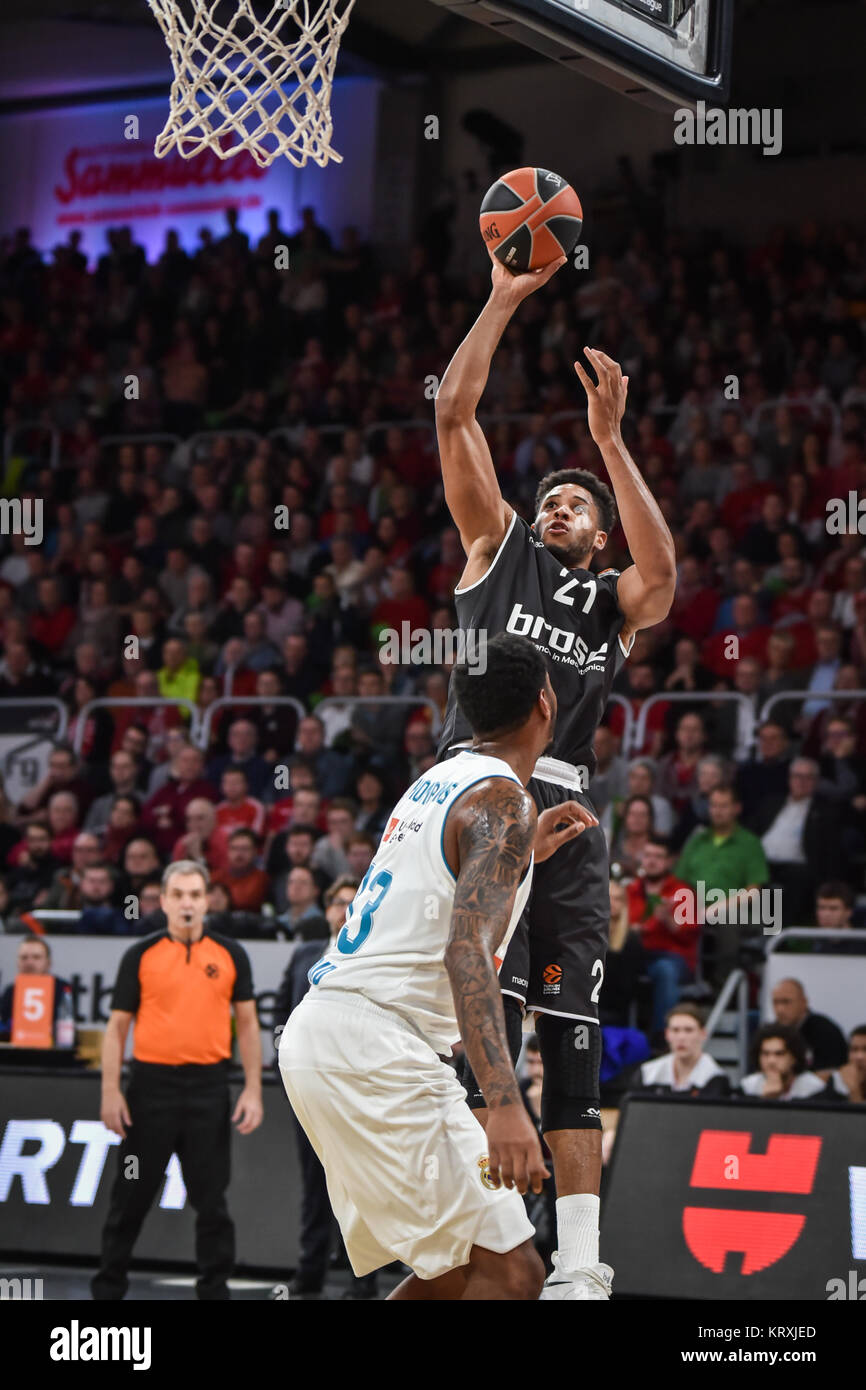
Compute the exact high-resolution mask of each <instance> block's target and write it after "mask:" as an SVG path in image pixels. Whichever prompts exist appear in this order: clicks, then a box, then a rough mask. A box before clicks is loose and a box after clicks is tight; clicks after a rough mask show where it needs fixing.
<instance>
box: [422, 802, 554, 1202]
mask: <svg viewBox="0 0 866 1390" xmlns="http://www.w3.org/2000/svg"><path fill="white" fill-rule="evenodd" d="M535 828H536V812H535V806H534V804H533V802H532V798H531V797H530V796H529V794H528V792H526V791H524V789H523V788H522V787H519V786H517V784H516V783H514V782H509V781H506V780H505V779H503V778H491V779H490V780H489V781H485V782H481V783H478V784H477V785H476V786H475V787H473V788H472V789H471V790H470V791H469V792H466V793H464V795H463V796H462V797H460V798H459V800H458V801H457V804H456V805H455V807H454V809H453V811H452V812H451V814H450V815H449V817H448V821H447V822H446V827H445V850H446V857H447V858H448V860H449V862H450V863H451V865H452V867H454V866H458V867H456V876H457V887H456V889H455V893H454V909H453V913H452V918H451V934H450V936H449V938H448V944H447V946H446V948H445V968H446V970H447V971H448V977H449V979H450V981H451V990H452V993H453V995H454V1007H455V1011H456V1014H457V1021H458V1023H459V1025H460V1034H461V1037H462V1039H463V1046H464V1047H465V1049H466V1055H467V1057H468V1058H469V1062H470V1064H471V1066H472V1070H473V1071H474V1072H475V1076H476V1078H477V1081H478V1084H479V1086H480V1088H481V1090H482V1091H483V1093H484V1098H485V1100H486V1102H487V1108H488V1118H487V1126H486V1128H487V1142H488V1151H489V1160H490V1173H491V1177H493V1178H497V1177H501V1180H502V1182H504V1184H505V1186H506V1187H513V1186H516V1187H517V1189H518V1191H520V1192H525V1191H526V1190H527V1187H529V1186H531V1187H532V1189H533V1191H534V1192H540V1191H541V1183H542V1182H543V1180H544V1178H545V1177H546V1176H547V1172H546V1169H545V1167H544V1163H543V1161H542V1157H541V1146H540V1145H539V1142H538V1136H537V1134H536V1132H535V1128H534V1126H533V1124H532V1122H531V1120H530V1119H529V1116H528V1115H527V1113H526V1110H525V1109H524V1106H523V1102H522V1100H521V1097H520V1091H519V1089H518V1085H517V1078H516V1077H515V1074H514V1067H513V1065H512V1062H511V1053H510V1050H509V1047H508V1035H507V1033H506V1030H505V1015H504V1013H503V1010H502V994H501V992H500V989H499V980H498V978H497V975H496V966H495V963H494V960H493V953H494V951H495V950H496V948H497V946H498V945H499V943H500V941H501V940H502V938H503V936H504V935H505V932H506V930H507V928H508V923H509V920H510V918H511V912H512V909H513V906H514V898H515V895H516V893H517V887H518V884H519V882H520V879H521V876H522V874H523V871H524V869H525V868H526V865H527V863H528V861H529V855H530V852H531V850H532V845H533V841H534V839H535Z"/></svg>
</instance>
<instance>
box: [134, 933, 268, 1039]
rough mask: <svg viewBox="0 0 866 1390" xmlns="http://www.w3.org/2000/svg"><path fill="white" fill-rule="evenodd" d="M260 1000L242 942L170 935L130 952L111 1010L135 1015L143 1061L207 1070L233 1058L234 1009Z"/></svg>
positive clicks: (138, 945)
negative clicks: (181, 938)
mask: <svg viewBox="0 0 866 1390" xmlns="http://www.w3.org/2000/svg"><path fill="white" fill-rule="evenodd" d="M252 998H253V980H252V970H251V968H250V960H249V956H248V955H247V953H246V951H245V950H244V949H243V947H242V946H241V945H240V944H239V943H238V942H237V941H233V940H232V939H231V938H230V937H226V936H217V935H213V934H212V933H211V932H209V931H207V930H205V931H204V932H203V934H202V935H201V937H200V938H199V940H198V941H193V942H191V943H190V944H189V945H187V944H185V943H184V942H181V941H176V940H175V939H174V937H172V936H170V935H169V933H168V931H167V930H166V931H161V932H156V933H155V934H154V935H153V936H145V937H142V939H141V941H137V942H136V943H135V945H134V946H131V947H130V949H129V950H128V951H126V952H125V953H124V955H123V959H122V960H121V962H120V968H119V970H118V972H117V980H116V982H115V985H114V993H113V994H112V996H111V1007H112V1009H122V1010H123V1011H124V1012H125V1013H130V1014H134V1015H135V1032H134V1036H133V1042H132V1055H133V1057H134V1058H135V1059H136V1061H138V1062H156V1063H159V1064H162V1065H163V1066H173V1067H177V1066H184V1065H187V1064H189V1063H195V1064H198V1065H205V1066H206V1065H208V1064H210V1063H213V1062H222V1061H224V1060H226V1059H227V1058H229V1057H230V1056H231V1049H232V1033H231V1006H232V1004H239V1003H243V1002H244V1001H245V1000H248V999H252Z"/></svg>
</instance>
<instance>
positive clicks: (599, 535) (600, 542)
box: [592, 531, 607, 550]
mask: <svg viewBox="0 0 866 1390" xmlns="http://www.w3.org/2000/svg"><path fill="white" fill-rule="evenodd" d="M606 545H607V532H606V531H596V533H595V540H594V541H593V543H592V548H593V550H604V547H605V546H606Z"/></svg>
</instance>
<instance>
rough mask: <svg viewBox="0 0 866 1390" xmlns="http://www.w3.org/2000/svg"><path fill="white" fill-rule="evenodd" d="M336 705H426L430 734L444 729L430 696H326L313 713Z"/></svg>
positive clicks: (437, 709)
mask: <svg viewBox="0 0 866 1390" xmlns="http://www.w3.org/2000/svg"><path fill="white" fill-rule="evenodd" d="M334 705H426V706H427V708H428V709H429V710H430V712H431V716H432V722H431V730H430V732H431V733H432V734H434V735H435V734H438V733H439V730H440V729H441V728H442V716H441V714H440V713H439V706H438V705H437V704H436V701H435V700H431V699H430V696H429V695H326V696H325V698H324V700H319V701H318V703H317V704H316V705H315V706H314V708H313V710H312V713H313V714H318V713H319V710H321V709H331V708H333V706H334Z"/></svg>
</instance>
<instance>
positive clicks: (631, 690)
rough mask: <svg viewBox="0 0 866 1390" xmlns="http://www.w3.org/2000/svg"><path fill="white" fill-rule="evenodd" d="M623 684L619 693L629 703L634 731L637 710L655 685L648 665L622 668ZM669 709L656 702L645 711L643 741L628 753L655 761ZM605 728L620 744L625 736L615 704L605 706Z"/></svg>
mask: <svg viewBox="0 0 866 1390" xmlns="http://www.w3.org/2000/svg"><path fill="white" fill-rule="evenodd" d="M638 635H640V634H638ZM626 680H627V682H628V688H627V689H626V690H625V691H623V692H622V693H623V694H624V695H625V697H626V699H628V700H629V701H630V702H631V712H632V716H633V718H634V720H635V727H637V719H638V716H639V715H640V712H641V706H642V705H643V702H644V700H645V699H646V698H647V697H648V696H649V695H655V694H656V692H657V690H658V681H657V680H656V673H655V671H654V670H653V667H652V664H651V662H649V661H636V662H634V663H632V662H629V663H628V666H627V667H626ZM669 709H670V704H669V703H668V701H667V700H659V701H658V702H657V703H656V704H654V705H650V707H649V710H648V711H647V720H646V732H645V735H644V741H643V743H642V744H641V746H640V748H633V749H632V750H631V751H632V753H634V754H638V753H639V754H641V755H642V756H646V757H649V758H656V757H658V755H659V753H660V752H661V750H662V745H663V743H664V739H665V722H666V717H667V713H668V710H669ZM607 726H608V728H609V729H610V731H611V733H613V734H616V736H617V738H618V739H619V740H620V742H622V738H623V735H624V733H625V710H624V709H623V707H622V705H620V704H619V703H617V704H613V703H611V704H610V705H608V710H607Z"/></svg>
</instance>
